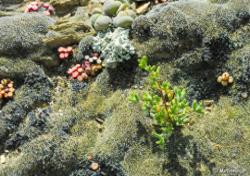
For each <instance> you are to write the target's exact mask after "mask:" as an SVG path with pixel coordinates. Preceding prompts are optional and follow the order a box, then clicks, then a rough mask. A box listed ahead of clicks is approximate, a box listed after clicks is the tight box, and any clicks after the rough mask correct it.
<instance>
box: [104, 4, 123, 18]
mask: <svg viewBox="0 0 250 176" xmlns="http://www.w3.org/2000/svg"><path fill="white" fill-rule="evenodd" d="M121 4H122V3H121V2H120V1H114V0H106V1H105V2H104V4H103V12H104V14H105V15H108V16H115V15H116V13H117V11H118V9H119V7H120V6H121Z"/></svg>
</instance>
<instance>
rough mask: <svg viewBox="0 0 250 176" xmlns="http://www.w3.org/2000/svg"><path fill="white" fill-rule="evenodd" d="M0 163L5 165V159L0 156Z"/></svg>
mask: <svg viewBox="0 0 250 176" xmlns="http://www.w3.org/2000/svg"><path fill="white" fill-rule="evenodd" d="M0 163H1V164H5V163H6V157H5V156H4V155H1V156H0Z"/></svg>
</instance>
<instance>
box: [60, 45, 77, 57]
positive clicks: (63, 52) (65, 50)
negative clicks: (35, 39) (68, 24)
mask: <svg viewBox="0 0 250 176" xmlns="http://www.w3.org/2000/svg"><path fill="white" fill-rule="evenodd" d="M57 51H58V54H59V58H60V59H61V60H65V59H68V58H69V57H70V56H71V55H72V54H73V48H72V47H71V46H69V47H66V48H64V47H59V48H58V50H57Z"/></svg>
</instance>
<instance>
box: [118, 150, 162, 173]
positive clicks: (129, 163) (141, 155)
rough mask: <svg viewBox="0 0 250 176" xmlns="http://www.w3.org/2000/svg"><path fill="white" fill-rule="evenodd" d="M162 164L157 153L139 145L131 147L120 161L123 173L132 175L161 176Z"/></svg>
mask: <svg viewBox="0 0 250 176" xmlns="http://www.w3.org/2000/svg"><path fill="white" fill-rule="evenodd" d="M163 164H164V163H163V160H162V159H161V158H160V156H159V155H158V154H156V153H153V152H152V150H151V149H149V148H147V147H146V146H141V145H135V146H133V147H131V148H130V149H129V150H128V151H127V153H126V155H125V156H124V160H123V162H122V165H123V167H124V170H125V173H126V174H127V175H133V176H142V175H150V176H163V175H164V174H163V172H162V170H163Z"/></svg>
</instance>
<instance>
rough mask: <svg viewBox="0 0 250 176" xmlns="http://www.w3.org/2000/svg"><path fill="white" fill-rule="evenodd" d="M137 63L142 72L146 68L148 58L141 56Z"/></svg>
mask: <svg viewBox="0 0 250 176" xmlns="http://www.w3.org/2000/svg"><path fill="white" fill-rule="evenodd" d="M138 61H139V67H140V68H141V69H143V70H146V68H147V66H148V57H147V56H142V57H141V58H140V59H139V60H138Z"/></svg>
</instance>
